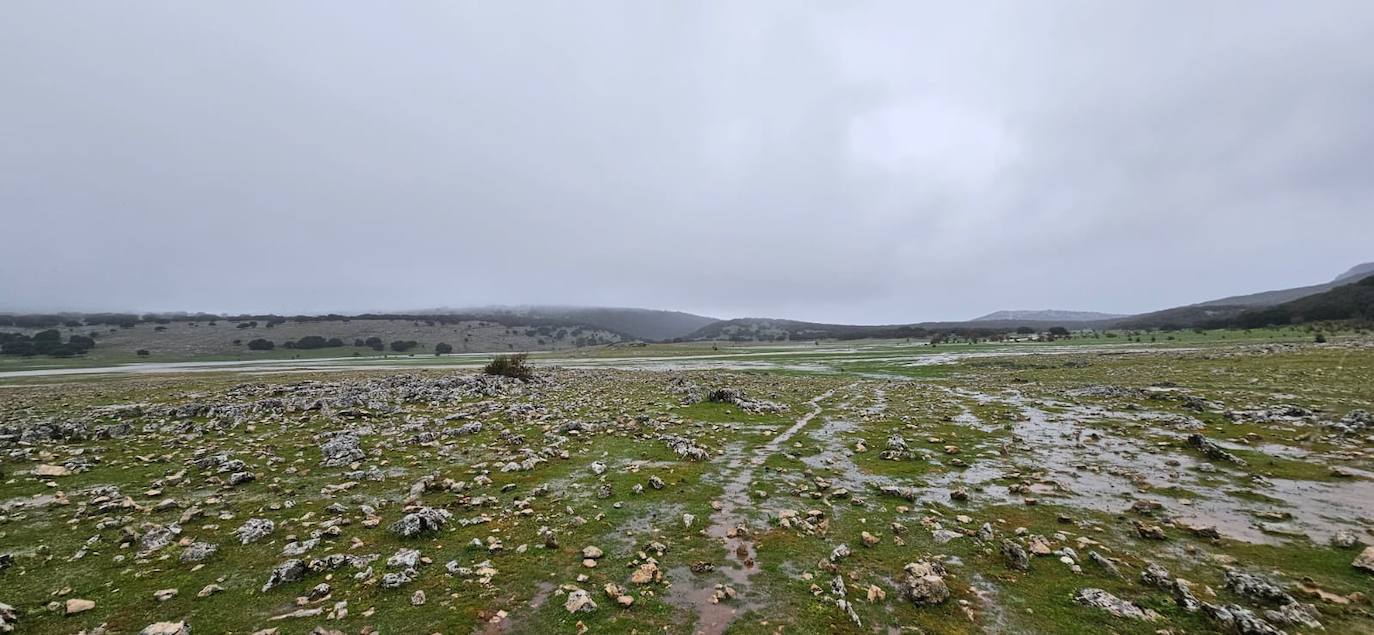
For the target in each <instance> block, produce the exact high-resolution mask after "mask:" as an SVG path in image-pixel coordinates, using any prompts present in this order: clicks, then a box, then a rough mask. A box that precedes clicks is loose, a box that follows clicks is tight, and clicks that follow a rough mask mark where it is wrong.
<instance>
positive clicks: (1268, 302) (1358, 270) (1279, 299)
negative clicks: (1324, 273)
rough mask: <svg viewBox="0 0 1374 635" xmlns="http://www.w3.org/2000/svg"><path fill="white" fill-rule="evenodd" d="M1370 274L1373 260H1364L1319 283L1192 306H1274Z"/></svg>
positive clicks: (1230, 297) (1373, 266)
mask: <svg viewBox="0 0 1374 635" xmlns="http://www.w3.org/2000/svg"><path fill="white" fill-rule="evenodd" d="M1370 274H1374V262H1366V263H1362V264H1358V265H1355V266H1354V267H1351V268H1350V269H1349V270H1347V271H1346V272H1345V273H1342V274H1341V275H1339V276H1336V277H1335V278H1333V279H1332V280H1331V281H1330V282H1323V283H1321V284H1313V285H1308V286H1305V287H1294V288H1291V289H1277V290H1274V291H1261V292H1259V293H1249V294H1245V295H1233V296H1229V297H1225V298H1219V299H1216V300H1208V301H1206V302H1199V303H1197V304H1196V305H1193V306H1226V307H1236V306H1244V307H1259V306H1274V305H1276V304H1283V303H1284V302H1289V301H1292V300H1296V299H1298V298H1304V297H1307V296H1309V295H1316V294H1318V293H1322V292H1323V291H1330V290H1331V289H1334V288H1336V287H1337V286H1340V285H1342V284H1346V283H1349V282H1353V281H1355V280H1358V279H1360V278H1362V277H1364V276H1367V275H1370Z"/></svg>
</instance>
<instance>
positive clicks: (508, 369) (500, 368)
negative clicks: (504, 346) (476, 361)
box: [482, 353, 534, 381]
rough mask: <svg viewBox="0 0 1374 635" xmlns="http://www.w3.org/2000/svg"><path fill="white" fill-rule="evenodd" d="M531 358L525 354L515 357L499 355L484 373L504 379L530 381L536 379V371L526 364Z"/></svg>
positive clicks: (483, 370)
mask: <svg viewBox="0 0 1374 635" xmlns="http://www.w3.org/2000/svg"><path fill="white" fill-rule="evenodd" d="M528 359H529V356H528V355H526V354H524V353H516V354H514V355H497V356H496V357H495V358H493V359H492V360H491V361H490V362H489V363H487V366H486V368H483V369H482V372H484V373H486V374H488V375H500V376H502V377H514V378H515V379H519V380H522V381H529V380H531V379H533V378H534V369H533V368H531V367H530V366H529V365H528V364H526V363H525V362H526V360H528Z"/></svg>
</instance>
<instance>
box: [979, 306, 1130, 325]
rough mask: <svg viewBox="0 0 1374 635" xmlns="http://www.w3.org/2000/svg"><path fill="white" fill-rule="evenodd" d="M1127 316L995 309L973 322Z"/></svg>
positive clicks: (1087, 319)
mask: <svg viewBox="0 0 1374 635" xmlns="http://www.w3.org/2000/svg"><path fill="white" fill-rule="evenodd" d="M1123 317H1126V316H1125V315H1122V314H1120V313H1099V312H1097V311H1062V310H1058V309H1041V310H1020V311H993V312H992V313H989V314H987V315H984V316H981V317H976V318H973V320H971V321H973V322H991V321H1002V322H1017V321H1031V322H1091V321H1094V320H1112V319H1116V318H1123Z"/></svg>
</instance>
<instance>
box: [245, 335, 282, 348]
mask: <svg viewBox="0 0 1374 635" xmlns="http://www.w3.org/2000/svg"><path fill="white" fill-rule="evenodd" d="M276 347H277V345H276V344H273V343H272V340H265V339H262V338H258V339H255V340H253V341H251V342H248V350H253V351H270V350H272V349H274V348H276Z"/></svg>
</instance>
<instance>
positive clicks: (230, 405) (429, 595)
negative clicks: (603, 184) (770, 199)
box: [0, 336, 1374, 635]
mask: <svg viewBox="0 0 1374 635" xmlns="http://www.w3.org/2000/svg"><path fill="white" fill-rule="evenodd" d="M856 355H860V356H862V351H860V353H856ZM862 359H863V363H862V364H858V363H856V362H847V363H845V364H838V365H837V366H835V367H834V368H831V369H829V370H827V371H826V372H806V373H803V372H797V371H795V370H787V369H778V370H769V369H766V368H764V369H760V370H751V371H747V372H745V371H739V370H729V369H727V368H725V367H724V365H722V367H718V368H704V369H693V370H685V369H681V368H669V369H663V370H653V369H637V370H624V369H615V368H582V369H559V368H552V367H544V368H541V370H540V374H539V376H538V378H537V379H536V380H534V381H531V382H521V381H518V380H512V379H507V378H501V377H490V376H485V375H478V374H473V372H472V371H468V370H453V369H425V370H415V371H407V372H397V371H365V372H364V371H339V372H333V373H328V374H291V373H280V374H270V375H251V374H235V373H220V374H210V373H207V374H198V375H196V376H175V375H140V376H120V377H102V378H97V379H94V380H87V381H70V380H64V379H62V378H38V379H33V380H24V381H19V380H16V381H13V382H11V383H8V384H6V385H3V386H0V391H2V392H0V394H2V395H3V396H4V398H3V399H0V632H17V633H76V632H85V633H187V632H192V631H194V632H200V633H307V632H321V633H335V632H339V633H372V632H378V633H380V632H389V633H419V632H445V633H449V632H460V633H466V632H488V633H500V632H512V633H518V632H568V633H578V632H585V631H593V632H641V633H642V632H651V631H652V632H671V633H722V632H731V633H737V632H738V633H773V632H873V631H878V632H881V631H888V632H912V633H917V632H927V633H984V632H986V633H1102V632H1115V633H1203V632H1222V633H1237V634H1247V635H1248V634H1270V633H1315V632H1327V633H1354V632H1370V631H1371V630H1374V615H1372V614H1371V611H1372V610H1374V605H1371V599H1370V592H1371V588H1372V585H1374V547H1370V545H1374V534H1371V530H1374V480H1371V479H1372V478H1374V472H1371V469H1374V453H1372V452H1371V448H1374V443H1372V442H1374V415H1372V414H1370V413H1371V411H1374V389H1371V386H1374V347H1371V343H1370V342H1369V341H1368V340H1366V339H1364V336H1355V337H1344V338H1340V339H1339V340H1338V341H1333V342H1332V343H1330V344H1320V345H1318V344H1311V343H1302V344H1298V343H1277V344H1255V343H1239V342H1232V343H1226V341H1225V340H1219V341H1212V342H1210V343H1208V344H1206V345H1197V346H1191V347H1187V348H1172V349H1164V348H1161V349H1150V348H1148V347H1146V348H1138V349H1114V350H1107V349H1094V348H1090V347H1086V346H1085V347H1082V348H1079V349H1074V348H1067V349H1060V350H1055V351H1054V352H1053V353H1050V352H1048V351H1041V352H1036V350H1035V349H1028V353H1027V354H1016V355H1011V354H1002V353H991V354H980V355H967V356H959V355H954V354H945V355H943V356H941V357H938V358H931V359H926V358H917V357H915V356H914V355H913V354H905V355H903V354H894V353H891V352H890V351H877V352H874V353H873V354H870V355H867V356H862ZM794 363H795V362H794Z"/></svg>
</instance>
